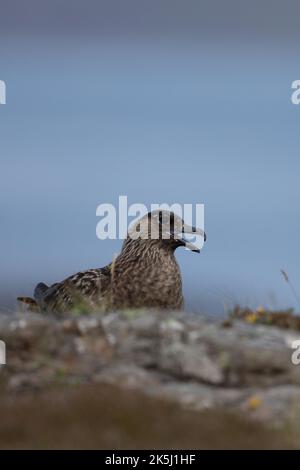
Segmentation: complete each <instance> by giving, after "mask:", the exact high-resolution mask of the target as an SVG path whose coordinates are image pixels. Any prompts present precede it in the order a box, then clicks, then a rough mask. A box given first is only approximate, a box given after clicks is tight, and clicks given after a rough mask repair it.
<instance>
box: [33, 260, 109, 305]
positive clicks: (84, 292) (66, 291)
mask: <svg viewBox="0 0 300 470" xmlns="http://www.w3.org/2000/svg"><path fill="white" fill-rule="evenodd" d="M109 287H110V265H108V266H105V267H104V268H99V269H89V270H87V271H82V272H79V273H76V274H74V275H73V276H70V277H68V278H67V279H65V280H64V281H62V282H59V283H56V284H53V285H52V286H50V287H47V286H46V285H45V284H43V283H40V284H38V285H37V286H36V288H35V291H34V298H35V300H36V302H37V303H38V305H39V306H40V308H41V310H44V311H51V312H57V313H59V312H65V311H68V310H72V309H73V308H74V307H76V306H78V305H83V304H85V305H86V306H91V305H92V304H98V305H100V304H101V302H102V301H104V298H105V296H106V295H107V292H108V290H109Z"/></svg>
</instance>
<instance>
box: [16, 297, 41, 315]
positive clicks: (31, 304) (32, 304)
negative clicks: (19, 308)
mask: <svg viewBox="0 0 300 470" xmlns="http://www.w3.org/2000/svg"><path fill="white" fill-rule="evenodd" d="M17 300H18V301H19V302H21V303H22V304H24V305H26V306H27V307H28V309H29V311H31V312H37V311H39V310H40V308H39V306H38V304H37V303H36V301H35V300H34V299H32V298H31V297H17Z"/></svg>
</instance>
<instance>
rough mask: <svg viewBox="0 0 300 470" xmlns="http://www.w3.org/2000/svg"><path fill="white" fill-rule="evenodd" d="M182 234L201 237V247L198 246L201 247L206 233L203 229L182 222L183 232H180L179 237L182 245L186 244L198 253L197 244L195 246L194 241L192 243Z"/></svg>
mask: <svg viewBox="0 0 300 470" xmlns="http://www.w3.org/2000/svg"><path fill="white" fill-rule="evenodd" d="M184 234H187V235H196V236H197V235H198V236H200V237H202V238H203V242H202V244H201V247H200V248H202V246H203V243H204V242H205V241H206V233H205V232H204V230H202V229H201V228H197V227H192V226H191V225H187V224H184V226H183V234H182V237H181V239H182V241H183V242H184V245H185V246H186V248H189V249H190V250H192V251H195V252H196V253H200V248H199V247H198V246H196V245H195V244H194V243H192V242H191V241H190V240H188V239H187V238H185V237H184Z"/></svg>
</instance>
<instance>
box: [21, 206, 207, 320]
mask: <svg viewBox="0 0 300 470" xmlns="http://www.w3.org/2000/svg"><path fill="white" fill-rule="evenodd" d="M184 234H194V235H201V236H203V237H204V241H205V240H206V235H205V233H204V232H203V231H202V230H201V229H198V228H195V227H190V226H188V225H187V224H185V223H184V221H183V220H182V219H181V218H180V217H178V216H177V215H175V214H174V213H173V212H168V211H164V210H156V211H153V212H149V213H148V214H146V215H145V216H144V217H142V218H141V219H139V220H138V221H137V222H136V223H135V224H134V225H133V226H131V227H130V229H129V231H128V234H127V238H126V239H125V240H124V243H123V247H122V251H121V253H120V254H119V255H118V256H117V257H116V259H115V260H114V261H113V262H112V263H111V264H109V265H107V266H105V267H104V268H96V269H89V270H87V271H82V272H79V273H77V274H74V275H72V276H70V277H68V278H67V279H65V280H64V281H61V282H59V283H55V284H53V285H52V286H50V287H49V286H47V285H46V284H43V283H39V284H38V285H37V286H36V288H35V290H34V299H32V298H30V297H18V300H19V301H20V302H23V303H25V304H27V305H28V306H29V308H30V309H31V310H40V311H45V312H53V313H62V312H67V311H72V310H74V308H75V309H76V307H77V306H78V305H82V304H85V305H86V306H87V307H88V308H90V307H97V308H99V309H101V310H103V311H108V310H113V309H121V308H140V307H157V308H164V309H180V308H182V306H183V295H182V281H181V273H180V269H179V266H178V264H177V261H176V258H175V255H174V252H175V250H176V248H178V247H180V246H185V247H188V248H190V249H191V250H193V251H196V252H199V251H200V250H199V249H198V248H197V247H196V246H195V245H193V244H192V243H191V242H189V241H188V240H186V239H185V238H184Z"/></svg>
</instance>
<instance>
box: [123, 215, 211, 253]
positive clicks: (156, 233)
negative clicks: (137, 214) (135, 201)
mask: <svg viewBox="0 0 300 470" xmlns="http://www.w3.org/2000/svg"><path fill="white" fill-rule="evenodd" d="M185 235H194V236H196V235H199V236H201V237H203V238H204V241H205V240H206V234H205V232H204V231H203V230H201V229H200V228H196V227H192V226H190V225H188V224H186V223H185V222H184V220H182V218H181V217H179V216H178V215H176V214H174V212H169V211H166V210H155V211H152V212H148V214H146V215H144V216H143V217H141V218H140V219H139V220H138V221H136V222H135V223H134V224H132V225H131V227H130V228H129V230H128V238H129V239H132V240H151V241H152V244H155V245H161V246H164V247H169V248H171V249H173V250H175V249H176V248H178V247H179V246H184V247H187V248H189V249H190V250H192V251H195V252H197V253H199V252H200V250H199V248H198V247H197V246H196V245H194V244H193V243H192V242H191V241H189V240H188V239H187V238H186V237H185Z"/></svg>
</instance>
